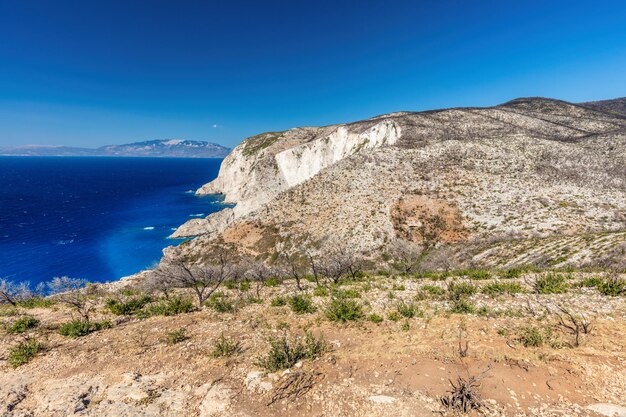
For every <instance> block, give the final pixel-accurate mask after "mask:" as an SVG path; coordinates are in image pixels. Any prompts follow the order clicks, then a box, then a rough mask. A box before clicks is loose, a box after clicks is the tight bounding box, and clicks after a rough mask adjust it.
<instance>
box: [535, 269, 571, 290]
mask: <svg viewBox="0 0 626 417" xmlns="http://www.w3.org/2000/svg"><path fill="white" fill-rule="evenodd" d="M567 279H568V277H567V276H565V275H562V274H556V273H549V274H545V275H542V276H540V277H539V278H537V280H536V281H535V292H536V293H537V294H562V293H564V292H566V291H567V288H568V285H567V282H566V281H567Z"/></svg>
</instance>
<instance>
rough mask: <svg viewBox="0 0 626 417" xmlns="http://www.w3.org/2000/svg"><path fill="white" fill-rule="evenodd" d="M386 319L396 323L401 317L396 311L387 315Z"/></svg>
mask: <svg viewBox="0 0 626 417" xmlns="http://www.w3.org/2000/svg"><path fill="white" fill-rule="evenodd" d="M387 318H388V319H389V320H391V321H398V320H400V318H401V316H400V313H398V312H397V311H392V312H391V313H389V314H387Z"/></svg>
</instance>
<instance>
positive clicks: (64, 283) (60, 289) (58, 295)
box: [48, 277, 100, 322]
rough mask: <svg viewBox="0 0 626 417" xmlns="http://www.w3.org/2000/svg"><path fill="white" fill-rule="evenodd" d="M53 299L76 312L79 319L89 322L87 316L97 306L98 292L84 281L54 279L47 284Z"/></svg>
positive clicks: (63, 278)
mask: <svg viewBox="0 0 626 417" xmlns="http://www.w3.org/2000/svg"><path fill="white" fill-rule="evenodd" d="M48 290H49V292H50V294H52V295H53V297H54V299H55V300H57V301H58V302H60V303H63V304H66V305H68V306H70V307H71V308H73V309H74V310H76V312H77V313H78V314H79V315H80V317H81V318H82V319H83V320H84V321H85V322H89V316H90V314H91V312H92V311H93V309H94V308H95V307H96V304H97V296H98V295H99V293H100V290H99V289H98V287H97V286H96V285H89V282H88V281H86V280H84V279H78V278H69V277H55V278H53V279H52V281H51V282H49V283H48Z"/></svg>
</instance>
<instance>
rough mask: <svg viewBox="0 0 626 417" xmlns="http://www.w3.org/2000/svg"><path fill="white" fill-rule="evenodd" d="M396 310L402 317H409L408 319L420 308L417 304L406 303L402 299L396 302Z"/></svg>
mask: <svg viewBox="0 0 626 417" xmlns="http://www.w3.org/2000/svg"><path fill="white" fill-rule="evenodd" d="M396 311H397V312H398V314H400V315H401V316H402V317H404V318H407V319H412V318H413V317H415V316H416V315H417V313H418V310H417V307H415V304H413V303H405V302H404V301H401V302H399V303H398V304H396Z"/></svg>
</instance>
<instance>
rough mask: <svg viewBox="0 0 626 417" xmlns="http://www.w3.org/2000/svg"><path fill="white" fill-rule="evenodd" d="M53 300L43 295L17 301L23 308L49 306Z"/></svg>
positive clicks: (52, 303)
mask: <svg viewBox="0 0 626 417" xmlns="http://www.w3.org/2000/svg"><path fill="white" fill-rule="evenodd" d="M54 304H55V303H54V301H53V300H51V299H49V298H44V297H31V298H27V299H25V300H22V301H20V302H18V303H17V305H18V306H20V307H23V308H29V309H30V308H50V307H52V306H53V305H54Z"/></svg>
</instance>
